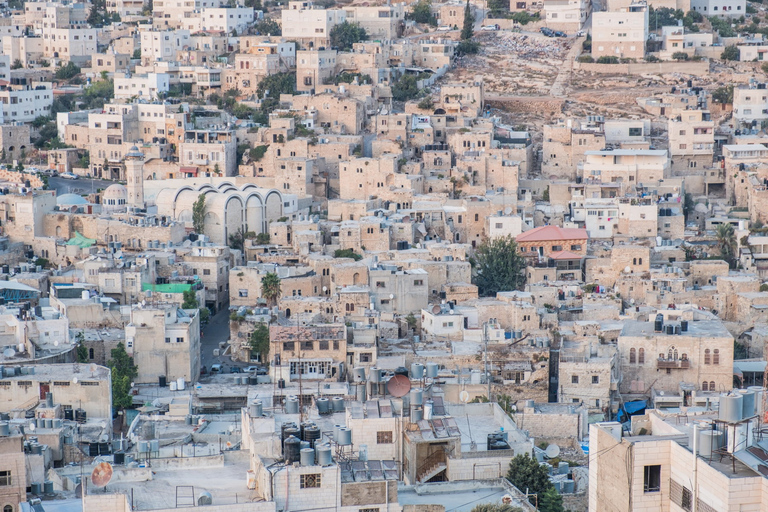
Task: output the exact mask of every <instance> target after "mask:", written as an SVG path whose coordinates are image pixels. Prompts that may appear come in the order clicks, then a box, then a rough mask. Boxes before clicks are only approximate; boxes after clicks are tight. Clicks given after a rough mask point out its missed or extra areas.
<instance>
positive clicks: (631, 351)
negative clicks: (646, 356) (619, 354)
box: [629, 348, 635, 364]
mask: <svg viewBox="0 0 768 512" xmlns="http://www.w3.org/2000/svg"><path fill="white" fill-rule="evenodd" d="M629 364H635V349H634V348H631V349H629Z"/></svg>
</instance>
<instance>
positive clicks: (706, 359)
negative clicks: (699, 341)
mask: <svg viewBox="0 0 768 512" xmlns="http://www.w3.org/2000/svg"><path fill="white" fill-rule="evenodd" d="M710 363H711V358H710V354H709V349H706V350H705V351H704V364H710Z"/></svg>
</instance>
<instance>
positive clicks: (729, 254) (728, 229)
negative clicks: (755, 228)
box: [715, 222, 736, 266]
mask: <svg viewBox="0 0 768 512" xmlns="http://www.w3.org/2000/svg"><path fill="white" fill-rule="evenodd" d="M715 237H716V238H717V245H718V247H719V248H720V254H721V255H722V257H723V258H725V259H726V261H728V263H729V264H730V265H731V266H733V264H734V256H735V254H736V234H735V233H734V231H733V226H732V225H731V224H728V223H727V222H723V223H721V224H718V225H717V228H716V229H715Z"/></svg>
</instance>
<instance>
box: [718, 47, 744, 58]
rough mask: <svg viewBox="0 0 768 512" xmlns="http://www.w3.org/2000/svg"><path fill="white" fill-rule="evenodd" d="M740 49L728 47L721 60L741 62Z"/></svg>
mask: <svg viewBox="0 0 768 512" xmlns="http://www.w3.org/2000/svg"><path fill="white" fill-rule="evenodd" d="M739 54H740V52H739V48H738V47H737V46H736V45H731V46H726V47H725V50H723V53H722V54H721V55H720V58H721V59H723V60H739Z"/></svg>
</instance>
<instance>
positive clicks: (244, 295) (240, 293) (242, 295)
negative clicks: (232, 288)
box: [237, 288, 248, 297]
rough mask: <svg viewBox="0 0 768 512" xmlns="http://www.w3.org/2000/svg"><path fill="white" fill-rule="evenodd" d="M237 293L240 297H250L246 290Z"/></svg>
mask: <svg viewBox="0 0 768 512" xmlns="http://www.w3.org/2000/svg"><path fill="white" fill-rule="evenodd" d="M237 293H238V295H239V296H240V297H247V296H248V290H245V289H242V288H241V289H240V290H238V291H237Z"/></svg>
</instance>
